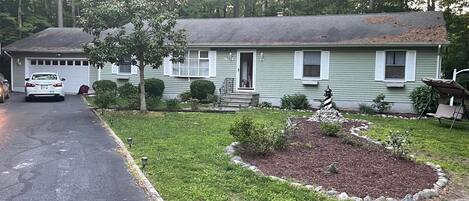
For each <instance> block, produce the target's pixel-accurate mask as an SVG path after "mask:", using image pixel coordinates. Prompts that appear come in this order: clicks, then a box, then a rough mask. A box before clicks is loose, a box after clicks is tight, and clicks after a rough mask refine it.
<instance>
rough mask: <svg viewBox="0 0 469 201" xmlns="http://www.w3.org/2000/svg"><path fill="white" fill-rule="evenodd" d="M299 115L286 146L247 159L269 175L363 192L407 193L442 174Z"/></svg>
mask: <svg viewBox="0 0 469 201" xmlns="http://www.w3.org/2000/svg"><path fill="white" fill-rule="evenodd" d="M296 121H297V122H298V124H297V128H298V129H297V131H296V132H295V134H294V135H293V136H292V137H291V139H290V140H289V146H288V148H286V149H285V150H281V151H276V152H274V153H273V154H271V155H268V156H253V155H249V154H241V157H242V158H243V160H245V161H246V162H248V163H250V164H252V165H255V166H257V167H258V168H259V169H260V170H261V171H262V172H263V173H265V174H267V175H274V176H277V177H282V178H292V179H294V180H297V181H301V182H304V183H307V184H317V185H321V186H323V188H328V189H329V188H334V189H335V190H337V191H339V192H347V194H349V195H353V196H359V197H365V196H371V197H374V198H377V197H380V196H386V197H394V198H403V197H404V196H405V195H406V194H415V193H417V192H419V191H421V190H422V189H426V188H433V184H434V183H435V182H436V181H437V180H438V176H437V175H436V173H435V172H434V170H433V169H432V168H431V167H429V166H426V165H423V164H417V163H415V162H412V161H409V160H405V159H400V158H396V157H394V156H393V155H392V154H391V153H390V152H389V151H388V150H386V149H384V148H383V147H381V146H376V145H374V144H371V143H369V142H367V141H365V140H363V139H361V138H358V137H355V136H352V135H349V136H350V137H354V138H355V139H354V140H356V141H360V140H361V141H360V142H361V143H365V144H362V145H361V146H357V145H350V144H345V143H343V142H342V139H343V137H327V136H325V135H322V134H321V132H320V128H319V124H318V123H316V122H309V121H306V120H305V119H299V120H296ZM360 124H363V123H361V122H346V123H344V124H343V126H342V128H343V131H344V132H349V130H350V128H351V127H352V126H358V125H360ZM332 163H336V165H337V168H338V173H336V174H334V173H330V172H329V171H328V166H329V165H331V164H332Z"/></svg>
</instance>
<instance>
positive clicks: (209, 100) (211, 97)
mask: <svg viewBox="0 0 469 201" xmlns="http://www.w3.org/2000/svg"><path fill="white" fill-rule="evenodd" d="M200 102H201V103H216V102H218V96H217V95H215V94H208V95H207V98H206V99H203V100H201V101H200Z"/></svg>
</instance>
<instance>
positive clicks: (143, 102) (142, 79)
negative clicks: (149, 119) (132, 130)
mask: <svg viewBox="0 0 469 201" xmlns="http://www.w3.org/2000/svg"><path fill="white" fill-rule="evenodd" d="M138 68H139V70H140V72H139V73H138V74H139V76H140V112H147V111H148V110H147V102H146V100H145V71H144V70H145V64H144V63H143V62H140V65H139V66H138Z"/></svg>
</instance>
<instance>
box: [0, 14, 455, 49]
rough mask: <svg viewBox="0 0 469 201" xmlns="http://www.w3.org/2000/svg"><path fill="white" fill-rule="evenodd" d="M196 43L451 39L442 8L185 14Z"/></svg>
mask: <svg viewBox="0 0 469 201" xmlns="http://www.w3.org/2000/svg"><path fill="white" fill-rule="evenodd" d="M176 28H177V29H181V28H184V29H186V31H187V35H188V42H189V45H191V46H209V47H238V46H245V47H249V46H369V45H406V46H410V45H438V44H447V43H448V41H447V33H446V28H445V21H444V19H443V15H442V13H441V12H408V13H379V14H365V15H326V16H292V17H257V18H223V19H220V18H218V19H217V18H212V19H180V20H178V24H177V27H176ZM91 39H92V37H91V36H90V35H88V34H86V33H83V32H82V31H81V30H80V29H77V28H49V29H46V30H44V31H42V32H39V33H37V34H35V35H33V36H30V37H28V38H25V39H23V40H20V41H17V42H15V43H13V44H11V45H8V46H7V47H6V48H5V49H7V50H9V51H33V52H76V51H77V52H79V51H82V48H81V46H82V45H83V44H85V43H87V42H89V41H91Z"/></svg>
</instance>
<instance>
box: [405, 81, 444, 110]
mask: <svg viewBox="0 0 469 201" xmlns="http://www.w3.org/2000/svg"><path fill="white" fill-rule="evenodd" d="M430 96H431V99H430ZM439 98H440V95H439V94H438V93H436V92H434V91H433V90H432V89H431V88H430V87H429V86H419V87H416V88H415V89H414V90H413V91H412V93H410V100H412V103H413V105H414V109H415V111H417V112H418V113H428V112H435V111H436V109H437V108H438V99H439ZM427 105H428V107H427ZM425 107H427V108H426V109H425Z"/></svg>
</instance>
